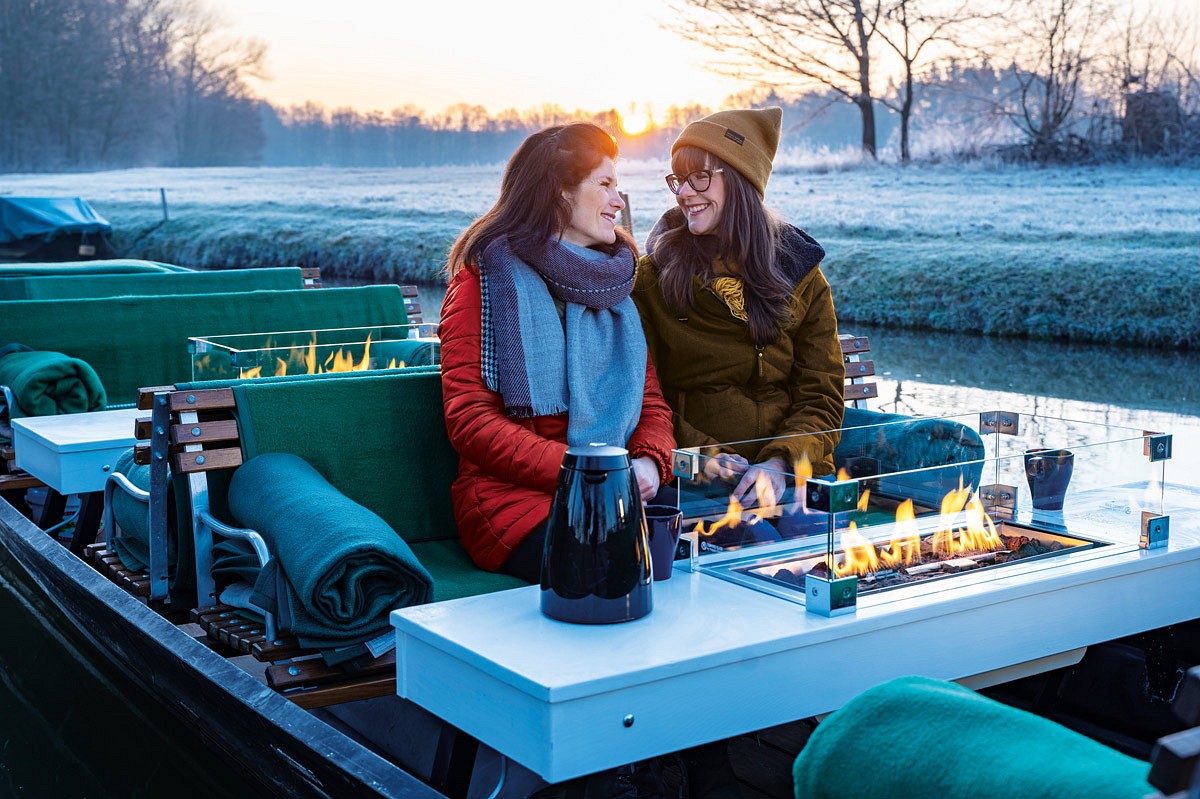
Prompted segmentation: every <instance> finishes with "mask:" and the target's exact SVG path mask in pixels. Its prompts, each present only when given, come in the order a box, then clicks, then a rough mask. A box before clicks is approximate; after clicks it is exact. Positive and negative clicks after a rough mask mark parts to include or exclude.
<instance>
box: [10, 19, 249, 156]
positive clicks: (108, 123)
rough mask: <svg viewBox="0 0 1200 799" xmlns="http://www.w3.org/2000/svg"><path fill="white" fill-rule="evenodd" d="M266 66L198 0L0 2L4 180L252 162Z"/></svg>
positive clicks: (246, 43) (247, 45) (244, 42)
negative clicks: (7, 176)
mask: <svg viewBox="0 0 1200 799" xmlns="http://www.w3.org/2000/svg"><path fill="white" fill-rule="evenodd" d="M265 56H266V47H265V46H264V45H263V44H261V43H259V42H256V41H245V40H240V39H235V38H231V37H229V36H228V35H226V34H225V28H224V26H223V25H222V23H221V21H220V20H219V19H218V18H216V17H215V16H214V15H213V14H212V13H211V12H210V11H209V10H208V9H207V8H206V7H205V6H203V5H202V4H201V3H200V2H198V1H197V0H0V171H8V172H18V171H61V170H76V169H95V168H101V167H125V166H147V165H178V166H194V165H206V164H241V163H254V162H257V161H258V160H259V159H260V158H261V155H262V148H263V145H264V143H265V139H264V137H263V133H262V125H261V123H260V121H259V115H258V114H259V112H258V105H259V101H258V100H256V99H255V98H254V97H253V96H252V95H251V93H250V91H249V90H248V88H247V86H246V82H245V81H246V79H247V78H248V77H250V76H253V75H259V74H262V68H263V63H264V59H265Z"/></svg>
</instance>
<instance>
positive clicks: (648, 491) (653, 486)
mask: <svg viewBox="0 0 1200 799" xmlns="http://www.w3.org/2000/svg"><path fill="white" fill-rule="evenodd" d="M632 466H633V479H635V480H637V487H638V493H639V494H641V495H642V502H649V501H650V500H652V499H654V495H655V494H657V493H658V489H659V487H660V486H661V485H662V481H661V480H659V478H658V464H656V463H655V462H654V461H652V460H651V459H649V458H634V459H633V463H632Z"/></svg>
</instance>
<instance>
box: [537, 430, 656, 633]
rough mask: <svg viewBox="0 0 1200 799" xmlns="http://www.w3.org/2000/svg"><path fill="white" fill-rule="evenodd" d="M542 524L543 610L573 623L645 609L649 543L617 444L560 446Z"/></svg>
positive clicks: (625, 616) (604, 620)
mask: <svg viewBox="0 0 1200 799" xmlns="http://www.w3.org/2000/svg"><path fill="white" fill-rule="evenodd" d="M546 524H547V528H546V548H545V550H544V552H543V554H542V612H543V613H545V614H546V615H547V616H549V617H551V618H553V619H558V620H560V621H569V622H575V623H578V624H611V623H613V622H621V621H632V620H634V619H640V618H641V617H642V616H645V615H646V614H647V613H649V612H650V610H651V608H652V607H653V602H652V599H651V595H650V591H651V588H652V586H653V579H652V578H653V572H652V571H651V567H650V549H649V546H648V545H647V541H646V525H645V522H644V520H643V517H642V500H641V497H640V496H639V493H638V489H637V483H636V481H635V480H634V477H633V469H632V468H630V462H629V453H628V452H627V451H626V450H625V449H623V448H621V447H611V446H607V445H604V444H589V445H587V446H576V447H570V448H568V449H567V454H566V456H565V457H564V458H563V463H562V468H561V469H560V470H559V473H558V485H557V487H556V489H555V491H554V501H553V502H552V503H551V505H550V518H549V520H548V521H547V523H546Z"/></svg>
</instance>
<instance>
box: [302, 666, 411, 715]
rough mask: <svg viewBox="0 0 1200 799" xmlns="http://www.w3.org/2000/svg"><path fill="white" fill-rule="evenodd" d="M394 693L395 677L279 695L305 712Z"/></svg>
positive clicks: (370, 679) (358, 681)
mask: <svg viewBox="0 0 1200 799" xmlns="http://www.w3.org/2000/svg"><path fill="white" fill-rule="evenodd" d="M395 693H396V675H395V674H394V673H393V674H391V675H389V676H380V677H364V678H362V679H359V680H355V681H353V682H347V683H333V684H332V685H328V686H322V687H319V688H312V689H308V690H296V691H288V692H286V693H283V694H281V696H283V697H284V698H286V699H290V700H291V701H292V702H294V703H295V704H296V705H298V706H299V707H302V708H304V709H305V710H312V709H313V708H318V707H328V706H329V705H340V704H343V703H345V702H357V701H359V700H361V699H375V698H377V697H380V696H391V695H393V694H395Z"/></svg>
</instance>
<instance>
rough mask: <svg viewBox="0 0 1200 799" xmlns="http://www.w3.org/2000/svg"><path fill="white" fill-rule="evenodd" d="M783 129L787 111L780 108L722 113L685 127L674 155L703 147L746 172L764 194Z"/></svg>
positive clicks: (672, 149) (747, 176)
mask: <svg viewBox="0 0 1200 799" xmlns="http://www.w3.org/2000/svg"><path fill="white" fill-rule="evenodd" d="M782 128H783V109H782V108H780V107H778V106H771V107H770V108H755V109H747V110H740V111H718V112H717V113H715V114H709V115H708V116H706V117H704V118H703V119H698V120H696V121H695V122H693V123H691V124H690V125H688V126H687V127H686V128H684V129H683V132H682V133H680V134H679V138H678V139H676V140H675V143H674V144H672V145H671V155H675V151H676V150H678V149H679V148H680V147H686V146H688V145H691V146H693V147H699V148H700V149H701V150H704V151H706V152H709V153H712V154H713V155H715V156H717V157H718V158H720V159H721V160H723V161H725V162H726V163H727V164H729V165H730V166H732V167H733V168H734V169H736V170H737V171H738V172H740V173H742V176H743V177H745V178H746V180H748V181H750V182H751V183H752V184H754V188H756V189H758V193H759V194H760V195H762V194H764V193H765V192H766V189H767V179H768V178H769V177H771V161H772V160H773V159H774V158H775V150H776V149H778V147H779V134H780V132H781V130H782Z"/></svg>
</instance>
